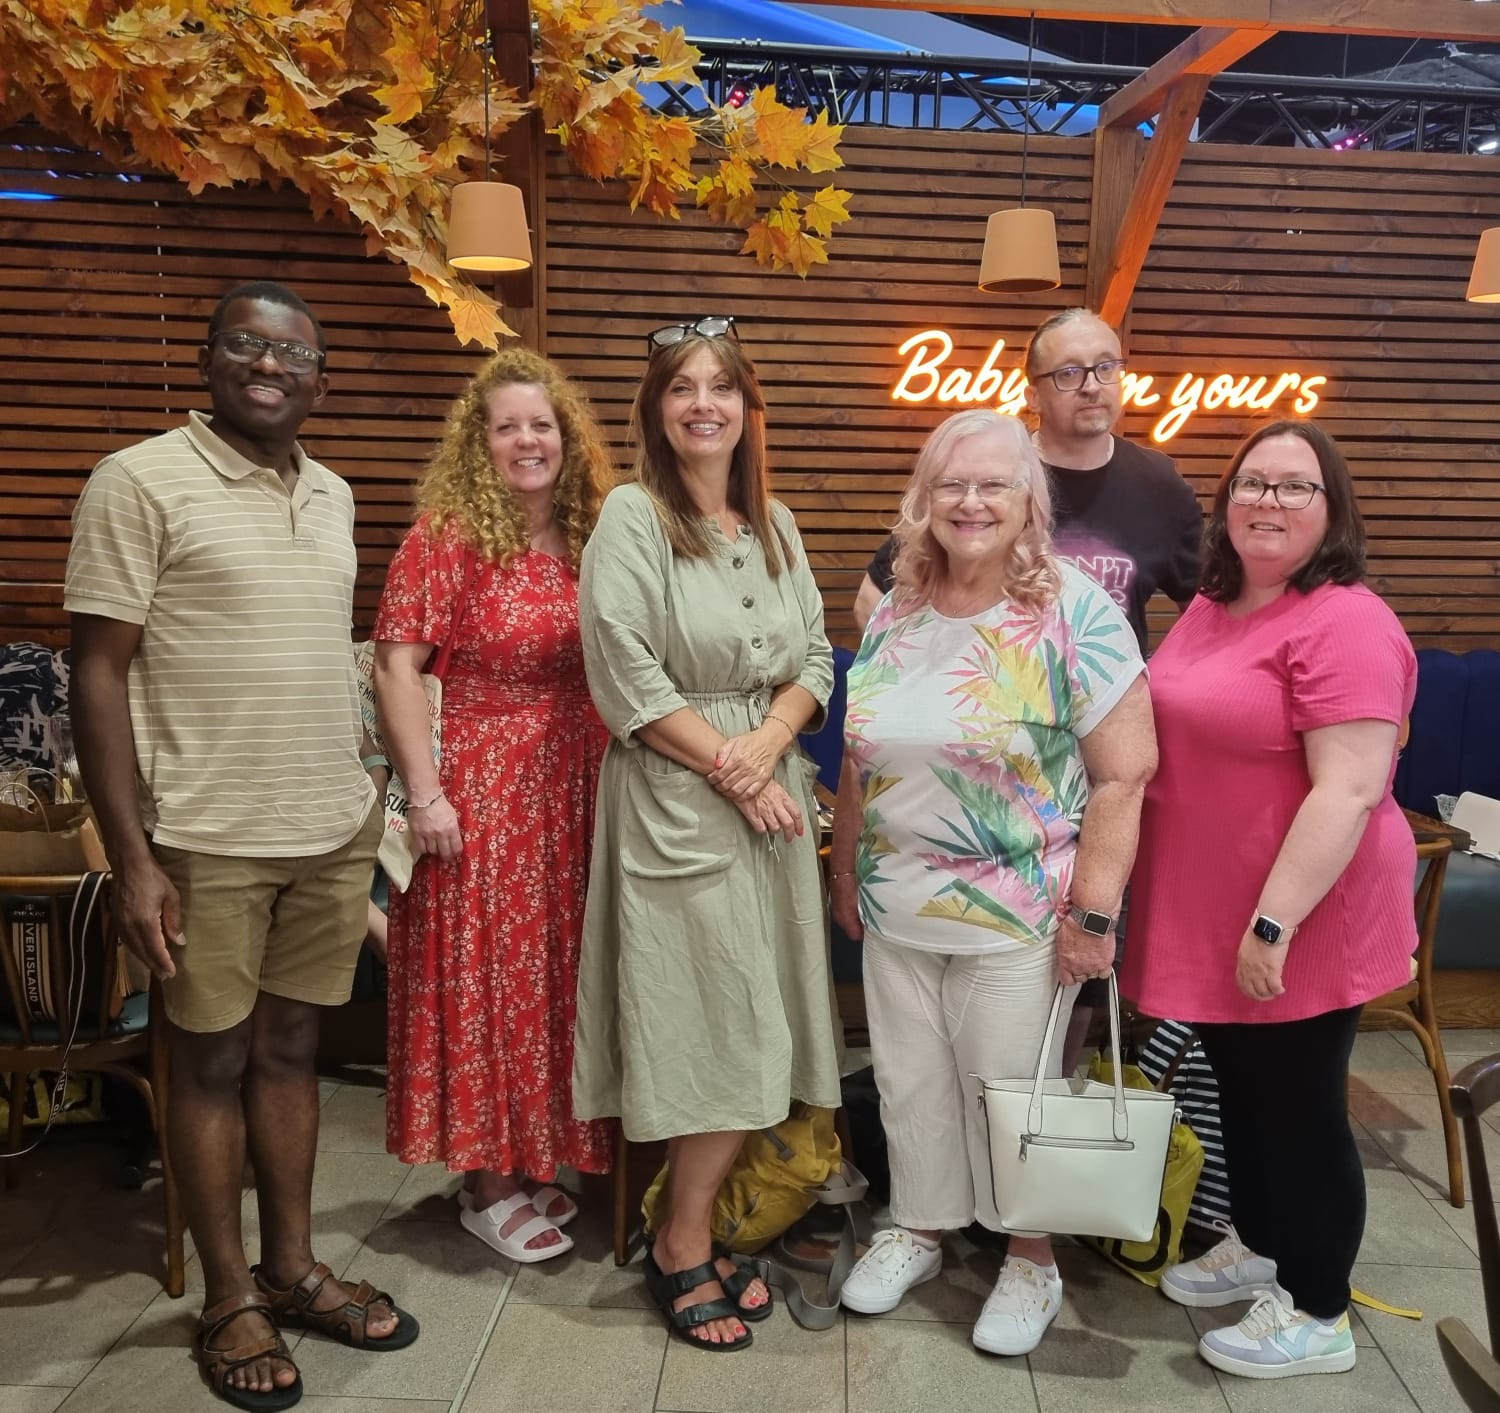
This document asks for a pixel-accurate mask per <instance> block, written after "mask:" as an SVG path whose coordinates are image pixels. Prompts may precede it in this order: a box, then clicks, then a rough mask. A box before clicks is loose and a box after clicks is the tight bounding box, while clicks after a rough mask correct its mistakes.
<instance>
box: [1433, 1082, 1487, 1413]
mask: <svg viewBox="0 0 1500 1413" xmlns="http://www.w3.org/2000/svg"><path fill="white" fill-rule="evenodd" d="M1448 1094H1449V1099H1450V1101H1451V1105H1452V1109H1453V1112H1454V1113H1455V1114H1456V1115H1457V1116H1458V1120H1459V1122H1460V1123H1461V1124H1462V1125H1463V1131H1464V1147H1465V1148H1466V1149H1467V1150H1468V1156H1469V1189H1470V1191H1471V1192H1472V1193H1473V1194H1474V1232H1475V1235H1476V1236H1477V1237H1478V1239H1479V1274H1480V1279H1481V1280H1482V1281H1483V1283H1484V1313H1485V1324H1486V1326H1487V1327H1488V1333H1489V1341H1490V1347H1489V1348H1488V1349H1486V1348H1485V1347H1484V1345H1483V1344H1482V1343H1481V1342H1480V1341H1479V1340H1478V1339H1476V1338H1475V1336H1474V1335H1473V1334H1472V1333H1471V1332H1470V1330H1469V1328H1468V1326H1467V1325H1465V1324H1464V1322H1463V1321H1462V1320H1459V1319H1454V1318H1452V1317H1448V1318H1446V1319H1442V1320H1439V1321H1438V1325H1437V1339H1438V1347H1439V1348H1440V1349H1441V1350H1442V1353H1443V1362H1444V1363H1445V1364H1446V1365H1447V1366H1448V1375H1449V1377H1450V1378H1451V1379H1452V1380H1453V1386H1454V1387H1455V1388H1456V1389H1457V1390H1458V1392H1459V1396H1460V1397H1461V1398H1462V1399H1463V1401H1464V1402H1465V1403H1466V1404H1467V1405H1468V1406H1469V1407H1470V1408H1472V1409H1474V1410H1475V1413H1500V1363H1497V1362H1496V1360H1495V1357H1494V1353H1493V1351H1494V1350H1496V1349H1500V1226H1497V1224H1496V1218H1495V1198H1494V1194H1493V1193H1492V1192H1491V1191H1490V1174H1489V1164H1488V1162H1487V1161H1486V1159H1485V1154H1484V1128H1485V1126H1484V1123H1483V1119H1482V1116H1483V1114H1484V1112H1485V1110H1486V1109H1488V1108H1489V1107H1490V1106H1491V1105H1493V1104H1494V1103H1495V1102H1496V1101H1497V1100H1500V1055H1487V1056H1485V1058H1484V1059H1482V1060H1475V1061H1474V1063H1473V1064H1471V1065H1466V1066H1465V1067H1464V1068H1463V1069H1462V1070H1460V1071H1459V1072H1458V1073H1457V1074H1456V1075H1455V1076H1454V1077H1453V1082H1452V1083H1451V1084H1450V1085H1449V1086H1448Z"/></svg>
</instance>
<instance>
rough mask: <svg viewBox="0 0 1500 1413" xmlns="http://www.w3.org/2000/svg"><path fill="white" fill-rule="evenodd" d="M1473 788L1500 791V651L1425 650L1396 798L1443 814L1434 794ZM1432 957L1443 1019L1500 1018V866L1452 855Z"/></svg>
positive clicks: (1499, 794)
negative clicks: (1452, 651)
mask: <svg viewBox="0 0 1500 1413" xmlns="http://www.w3.org/2000/svg"><path fill="white" fill-rule="evenodd" d="M1465 790H1472V791H1474V792H1475V793H1477V794H1480V795H1488V796H1490V797H1491V798H1492V799H1500V652H1491V651H1488V650H1486V649H1476V650H1474V651H1473V652H1467V653H1450V652H1446V651H1444V650H1442V649H1440V648H1423V649H1421V650H1420V651H1419V652H1418V653H1417V700H1416V703H1415V705H1414V706H1413V707H1412V712H1411V737H1410V739H1409V740H1408V742H1407V745H1406V749H1405V751H1403V752H1402V756H1401V763H1400V765H1399V766H1398V767H1397V770H1396V786H1395V793H1396V798H1397V800H1399V801H1400V802H1401V803H1402V804H1403V805H1405V806H1406V807H1407V808H1408V809H1413V810H1418V811H1420V812H1421V813H1422V814H1426V815H1432V816H1434V817H1436V816H1437V813H1438V810H1437V801H1436V798H1435V797H1436V796H1438V795H1454V796H1457V795H1461V794H1462V793H1463V792H1464V791H1465ZM1433 965H1434V966H1435V967H1436V968H1437V969H1438V970H1439V973H1440V975H1439V977H1438V985H1437V991H1438V1014H1439V1018H1440V1019H1441V1020H1442V1021H1443V1023H1444V1024H1446V1025H1464V1024H1468V1025H1487V1026H1493V1025H1497V1024H1500V864H1497V863H1495V862H1494V861H1493V860H1491V859H1483V858H1477V857H1475V856H1473V855H1471V854H1454V855H1452V856H1451V857H1450V858H1449V860H1448V876H1447V879H1446V882H1445V884H1444V887H1443V910H1442V913H1441V914H1440V915H1439V918H1438V932H1437V942H1436V945H1435V947H1434V949H1433Z"/></svg>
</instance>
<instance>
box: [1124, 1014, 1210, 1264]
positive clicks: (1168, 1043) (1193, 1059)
mask: <svg viewBox="0 0 1500 1413" xmlns="http://www.w3.org/2000/svg"><path fill="white" fill-rule="evenodd" d="M1137 1058H1138V1062H1139V1064H1140V1067H1141V1072H1142V1073H1143V1074H1145V1075H1146V1076H1147V1077H1148V1078H1149V1079H1150V1080H1151V1081H1152V1083H1154V1084H1157V1085H1159V1086H1161V1087H1163V1088H1165V1089H1166V1090H1168V1091H1169V1092H1170V1093H1172V1094H1174V1095H1176V1097H1177V1103H1178V1107H1179V1108H1181V1110H1182V1117H1183V1118H1184V1119H1186V1120H1187V1122H1188V1123H1189V1124H1191V1125H1192V1129H1193V1132H1194V1133H1195V1134H1197V1135H1198V1141H1199V1142H1200V1143H1201V1144H1202V1145H1203V1172H1202V1174H1201V1175H1200V1176H1199V1178H1198V1187H1197V1190H1196V1191H1195V1192H1194V1193H1193V1200H1192V1204H1191V1205H1190V1206H1189V1208H1188V1223H1189V1225H1190V1226H1192V1227H1195V1228H1198V1231H1197V1233H1196V1234H1197V1235H1200V1236H1203V1237H1205V1238H1206V1239H1207V1240H1209V1241H1217V1240H1218V1239H1219V1233H1218V1232H1217V1231H1215V1230H1214V1223H1215V1222H1228V1221H1229V1220H1230V1216H1229V1172H1228V1169H1227V1168H1226V1167H1225V1166H1224V1136H1223V1131H1222V1129H1221V1128H1220V1125H1219V1082H1218V1080H1216V1079H1215V1078H1214V1072H1213V1070H1212V1069H1211V1068H1210V1067H1209V1063H1208V1057H1207V1056H1206V1055H1205V1054H1204V1053H1203V1046H1202V1045H1201V1044H1200V1043H1199V1040H1198V1037H1197V1036H1196V1035H1194V1034H1193V1028H1192V1026H1190V1025H1187V1024H1185V1023H1183V1022H1182V1021H1170V1020H1169V1021H1162V1022H1161V1023H1160V1024H1159V1025H1158V1026H1157V1027H1156V1029H1155V1030H1153V1031H1152V1032H1151V1036H1150V1038H1149V1039H1148V1040H1147V1041H1146V1043H1145V1044H1144V1045H1142V1046H1141V1049H1140V1054H1139V1056H1138V1057H1137ZM1174 1062H1175V1068H1174ZM1164 1075H1165V1076H1167V1078H1166V1081H1165V1083H1163V1078H1162V1077H1163V1076H1164Z"/></svg>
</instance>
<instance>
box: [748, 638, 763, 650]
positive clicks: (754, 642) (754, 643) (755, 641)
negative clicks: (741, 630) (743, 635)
mask: <svg viewBox="0 0 1500 1413" xmlns="http://www.w3.org/2000/svg"><path fill="white" fill-rule="evenodd" d="M765 641H766V640H765V639H764V638H751V639H750V646H751V647H752V648H758V647H761V646H762V645H763V644H764V643H765Z"/></svg>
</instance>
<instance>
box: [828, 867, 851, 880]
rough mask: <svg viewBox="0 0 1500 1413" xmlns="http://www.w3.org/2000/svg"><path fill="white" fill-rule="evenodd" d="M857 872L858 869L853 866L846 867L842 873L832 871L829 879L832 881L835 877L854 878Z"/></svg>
mask: <svg viewBox="0 0 1500 1413" xmlns="http://www.w3.org/2000/svg"><path fill="white" fill-rule="evenodd" d="M855 872H856V870H854V869H852V868H846V869H845V870H844V871H843V872H842V873H830V874H829V875H828V881H829V882H830V883H832V882H833V880H834V879H835V878H853V877H854V874H855Z"/></svg>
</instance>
